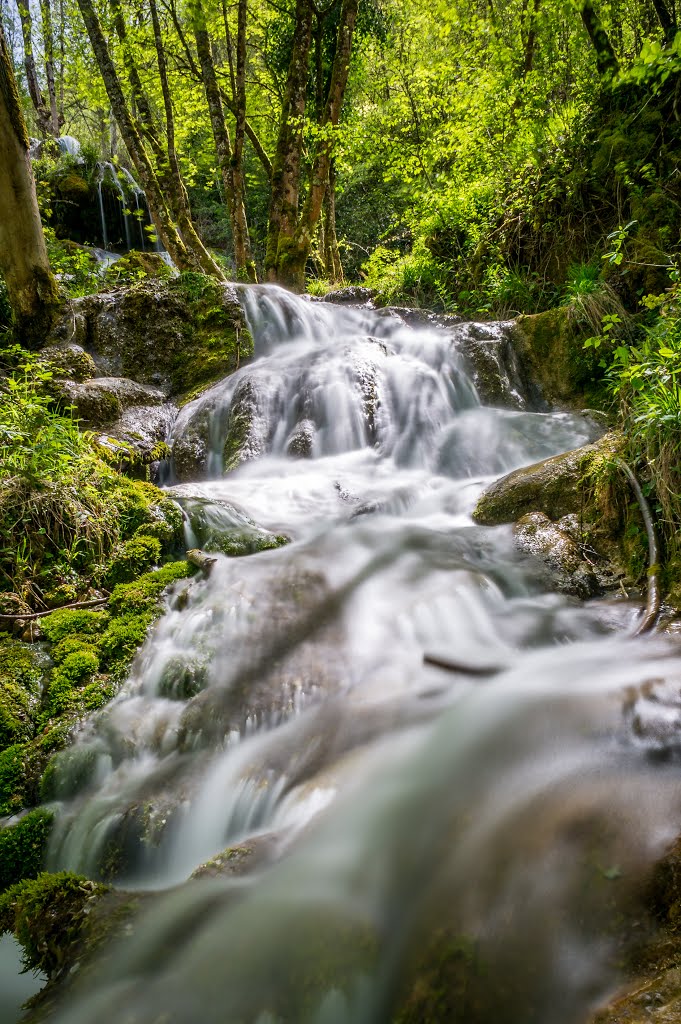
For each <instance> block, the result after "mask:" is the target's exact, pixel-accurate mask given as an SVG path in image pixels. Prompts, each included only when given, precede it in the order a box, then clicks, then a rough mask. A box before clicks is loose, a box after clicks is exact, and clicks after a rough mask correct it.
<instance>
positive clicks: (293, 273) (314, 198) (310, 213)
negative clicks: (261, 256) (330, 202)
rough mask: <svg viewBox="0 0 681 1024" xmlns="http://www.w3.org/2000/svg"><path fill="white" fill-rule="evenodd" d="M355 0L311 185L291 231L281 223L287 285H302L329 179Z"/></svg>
mask: <svg viewBox="0 0 681 1024" xmlns="http://www.w3.org/2000/svg"><path fill="white" fill-rule="evenodd" d="M357 7H358V0H343V6H342V7H341V14H340V24H339V26H338V38H337V41H336V52H335V55H334V60H333V68H332V71H331V83H330V85H329V92H328V96H327V99H326V107H325V110H324V122H323V125H324V127H326V128H327V134H326V137H325V138H324V139H323V141H322V142H321V143H320V145H319V148H318V150H317V155H316V157H315V161H314V164H313V167H312V175H311V181H310V187H309V190H308V193H307V198H306V200H305V206H304V209H303V211H302V214H301V216H300V218H299V220H298V223H297V224H296V226H295V229H294V231H293V232H292V233H290V232H288V231H287V230H286V227H287V226H285V225H283V224H282V229H281V233H280V239H279V251H278V260H277V277H278V279H279V280H280V281H281V282H282V283H283V284H287V285H289V286H290V287H292V288H294V289H296V290H298V291H302V290H303V289H304V287H305V263H306V262H307V257H308V255H309V252H310V247H311V245H312V238H313V234H314V230H315V227H316V225H317V222H318V220H319V216H320V214H321V211H322V203H323V201H324V193H325V191H326V188H327V183H328V180H329V167H330V165H331V154H332V152H333V136H332V134H331V130H332V129H333V128H335V127H336V125H337V124H338V121H339V119H340V112H341V107H342V104H343V97H344V96H345V88H346V86H347V82H348V73H349V70H350V55H351V53H352V38H353V33H354V28H355V22H356V20H357Z"/></svg>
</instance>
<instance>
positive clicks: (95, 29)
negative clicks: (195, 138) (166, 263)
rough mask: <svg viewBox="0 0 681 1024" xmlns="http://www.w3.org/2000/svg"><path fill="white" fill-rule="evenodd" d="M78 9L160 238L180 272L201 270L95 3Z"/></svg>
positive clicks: (81, 1) (85, 0) (84, 0)
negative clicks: (153, 157)
mask: <svg viewBox="0 0 681 1024" xmlns="http://www.w3.org/2000/svg"><path fill="white" fill-rule="evenodd" d="M78 7H79V8H80V12H81V14H82V16H83V21H84V22H85V27H86V29H87V33H88V36H89V38H90V43H91V44H92V49H93V51H94V54H95V59H96V61H97V64H98V66H99V70H100V74H101V76H102V79H103V81H104V86H105V88H106V92H107V95H108V97H109V102H110V103H111V109H112V111H113V113H114V116H115V118H116V121H117V122H118V127H119V129H120V132H121V136H122V138H123V141H124V143H125V145H126V148H127V150H128V153H129V154H130V158H131V160H132V162H133V163H134V165H135V169H136V170H137V173H138V175H139V179H140V182H141V184H142V188H143V189H144V191H145V193H146V196H147V203H148V204H149V209H150V211H151V215H152V218H153V221H154V225H155V227H156V230H157V232H158V234H159V237H160V238H161V241H162V242H163V244H164V245H165V247H166V249H167V250H168V252H169V253H170V256H171V259H172V260H173V262H174V263H175V265H176V266H177V267H178V269H179V270H202V267H201V264H200V262H199V261H198V260H197V258H196V256H195V255H194V254H193V253H191V252H190V251H189V250H188V249H187V247H186V245H185V243H184V241H183V240H182V238H181V237H180V234H179V232H178V230H177V227H176V226H175V223H174V221H173V218H172V216H171V213H170V210H169V209H168V206H167V205H166V201H165V198H164V195H163V191H162V189H161V186H160V184H159V181H158V179H157V177H156V174H155V173H154V169H153V167H152V165H151V161H150V160H149V156H148V154H147V152H146V149H145V147H144V142H143V140H142V137H141V136H140V134H139V132H138V131H137V128H136V126H135V123H134V122H133V120H132V117H131V115H130V110H129V109H128V105H127V103H126V102H125V97H124V95H123V90H122V88H121V83H120V81H119V80H118V75H117V73H116V68H115V67H114V63H113V61H112V59H111V54H110V53H109V48H108V46H107V43H106V40H105V38H104V34H103V33H102V27H101V25H100V24H99V19H98V17H97V15H96V13H95V10H94V7H93V3H92V0H78ZM220 276H221V275H220Z"/></svg>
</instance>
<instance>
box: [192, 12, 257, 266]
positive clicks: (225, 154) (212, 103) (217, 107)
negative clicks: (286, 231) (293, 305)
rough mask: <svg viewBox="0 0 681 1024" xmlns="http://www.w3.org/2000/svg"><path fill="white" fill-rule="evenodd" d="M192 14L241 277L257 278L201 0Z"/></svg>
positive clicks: (235, 256)
mask: <svg viewBox="0 0 681 1024" xmlns="http://www.w3.org/2000/svg"><path fill="white" fill-rule="evenodd" d="M192 17H193V22H194V38H195V39H196V51H197V55H198V58H199V65H200V68H201V80H202V81H203V87H204V90H205V93H206V100H207V103H208V112H209V114H210V123H211V128H212V130H213V140H214V142H215V151H216V154H217V158H218V166H219V168H220V177H221V178H222V187H223V191H224V193H225V199H226V201H227V205H228V207H229V215H230V222H231V226H232V239H233V243H234V260H235V263H236V271H237V277H239V278H241V279H244V280H255V267H254V264H253V260H252V256H251V248H250V240H249V237H248V225H247V223H246V210H245V208H244V201H243V188H241V189H239V188H238V187H237V182H236V174H235V163H236V160H235V154H234V153H233V152H232V144H231V141H230V138H229V131H228V129H227V125H226V123H225V115H224V110H223V107H222V98H221V95H220V87H219V85H218V80H217V75H216V73H215V62H214V60H213V51H212V46H211V41H210V36H209V34H208V28H207V26H206V18H205V13H204V10H203V6H202V4H201V0H195V3H194V4H193V8H192ZM242 152H243V148H242Z"/></svg>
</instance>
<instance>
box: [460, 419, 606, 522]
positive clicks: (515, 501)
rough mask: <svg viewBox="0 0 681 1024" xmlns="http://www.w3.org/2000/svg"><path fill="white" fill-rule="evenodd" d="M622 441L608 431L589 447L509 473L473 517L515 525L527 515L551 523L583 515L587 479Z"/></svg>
mask: <svg viewBox="0 0 681 1024" xmlns="http://www.w3.org/2000/svg"><path fill="white" fill-rule="evenodd" d="M623 440H624V439H623V437H622V435H621V434H619V433H617V432H616V431H611V432H610V433H608V434H605V435H604V436H603V437H602V438H601V439H600V440H598V441H596V442H594V443H593V444H589V445H585V446H584V447H583V448H576V449H575V450H574V451H570V452H565V453H564V454H563V455H555V456H554V457H553V458H550V459H544V461H543V462H537V463H535V464H534V465H532V466H526V467H524V468H523V469H517V470H515V471H514V472H513V473H509V474H508V476H505V477H502V479H501V480H497V481H496V482H495V483H493V484H492V486H491V487H488V488H487V490H486V491H485V492H484V493H483V494H482V496H481V497H480V500H479V501H478V504H477V506H476V508H475V511H474V512H473V518H474V519H475V520H476V522H478V523H482V524H483V525H486V526H494V525H497V524H499V523H512V522H515V521H517V520H518V519H520V518H521V517H522V516H524V515H526V514H527V513H528V512H543V513H544V514H545V515H546V516H548V517H549V519H552V520H557V519H560V518H561V517H562V516H564V515H567V514H568V513H572V512H574V513H577V514H579V513H582V512H584V509H585V507H586V506H587V504H588V501H589V494H588V488H589V481H588V478H589V476H590V475H591V474H592V473H593V472H594V471H595V467H596V466H597V465H598V464H599V463H601V462H602V461H603V460H609V461H613V460H615V459H616V458H617V457H618V456H619V453H620V451H621V449H622V445H623Z"/></svg>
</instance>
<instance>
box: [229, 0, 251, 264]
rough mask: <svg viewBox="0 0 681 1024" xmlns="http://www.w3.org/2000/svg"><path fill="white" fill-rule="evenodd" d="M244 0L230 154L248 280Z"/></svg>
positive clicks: (238, 244)
mask: <svg viewBox="0 0 681 1024" xmlns="http://www.w3.org/2000/svg"><path fill="white" fill-rule="evenodd" d="M247 20H248V7H247V0H239V6H238V11H237V36H236V90H235V95H234V101H235V103H236V124H235V127H234V152H233V154H232V180H233V185H234V228H235V231H234V249H235V254H236V257H237V271H239V272H240V274H241V275H243V277H244V278H245V279H246V280H248V281H255V280H256V274H255V263H254V262H253V257H252V255H251V242H250V239H249V237H248V223H247V221H246V183H245V179H244V138H245V135H246V26H247Z"/></svg>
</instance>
